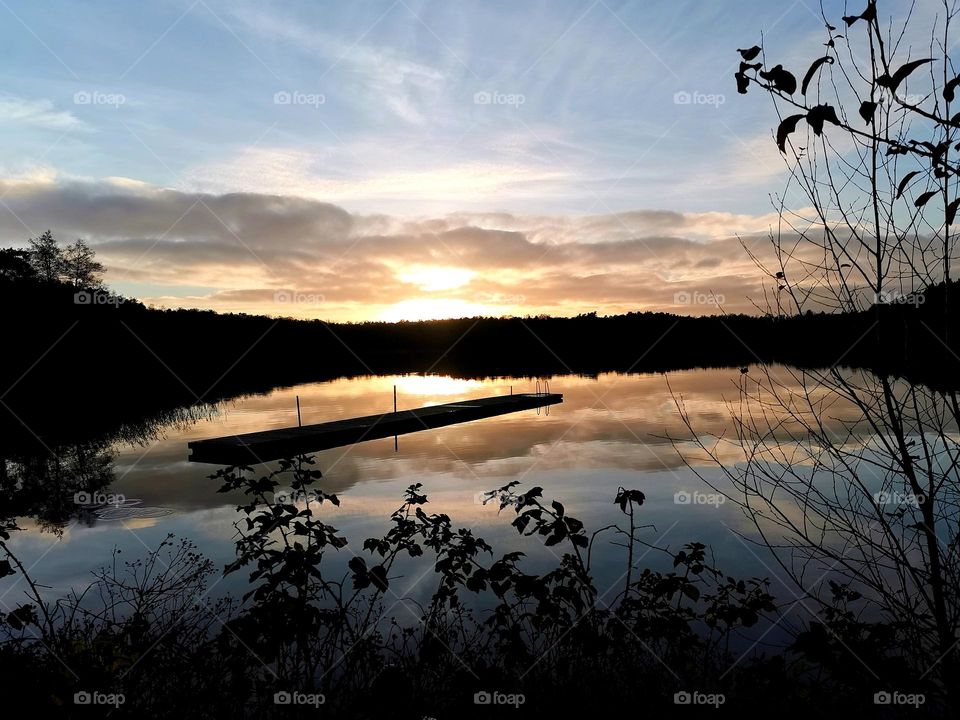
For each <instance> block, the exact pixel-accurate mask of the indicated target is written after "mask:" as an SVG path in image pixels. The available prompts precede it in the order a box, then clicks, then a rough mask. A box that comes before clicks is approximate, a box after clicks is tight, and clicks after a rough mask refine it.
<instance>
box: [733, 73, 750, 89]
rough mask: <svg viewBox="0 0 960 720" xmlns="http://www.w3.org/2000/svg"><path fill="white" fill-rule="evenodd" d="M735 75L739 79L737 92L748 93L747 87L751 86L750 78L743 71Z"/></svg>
mask: <svg viewBox="0 0 960 720" xmlns="http://www.w3.org/2000/svg"><path fill="white" fill-rule="evenodd" d="M734 77H735V78H736V79H737V92H738V93H740V94H741V95H746V94H747V88H748V87H750V79H749V78H748V77H747V76H746V75H744V74H743V73H742V72H738V73H736V74H735V75H734Z"/></svg>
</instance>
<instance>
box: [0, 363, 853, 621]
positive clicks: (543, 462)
mask: <svg viewBox="0 0 960 720" xmlns="http://www.w3.org/2000/svg"><path fill="white" fill-rule="evenodd" d="M742 382H745V379H744V378H743V377H742V376H741V374H740V372H739V370H737V369H723V370H694V371H684V372H675V373H669V374H667V375H660V374H657V375H614V374H608V375H601V376H599V377H597V378H577V377H566V376H565V377H556V378H553V379H552V380H551V390H552V391H554V392H561V393H563V395H564V402H563V404H561V405H556V406H553V407H551V408H550V409H549V413H547V412H546V411H545V410H541V411H540V412H539V413H538V412H536V411H533V410H531V411H525V412H520V413H515V414H511V415H505V416H501V417H495V418H488V419H485V420H479V421H474V422H470V423H465V424H461V425H454V426H451V427H447V428H442V429H438V430H430V431H424V432H421V433H415V434H412V435H405V436H401V437H400V438H399V450H398V451H396V452H395V451H394V440H393V438H388V439H383V440H376V441H371V442H366V443H361V444H358V445H354V446H351V447H345V448H336V449H331V450H326V451H323V452H319V453H317V455H316V458H317V463H318V467H319V468H320V469H321V470H322V471H323V473H324V476H325V480H324V482H323V483H322V486H323V488H324V489H325V490H326V491H328V492H336V493H338V494H339V495H340V497H341V500H342V505H341V506H340V507H339V508H333V507H329V508H328V507H327V506H324V510H323V513H324V514H325V515H326V516H327V518H328V521H329V522H331V523H332V524H334V525H335V526H336V527H337V528H338V529H339V530H340V531H341V533H342V534H344V535H345V536H346V537H347V538H349V539H350V541H351V548H352V550H353V551H355V552H357V553H361V552H362V550H361V545H362V542H363V540H364V539H365V538H367V537H370V536H374V535H378V534H380V533H382V532H383V531H384V530H385V529H386V527H387V525H388V517H389V514H390V512H392V511H393V510H394V509H396V508H397V507H398V506H399V505H400V502H401V495H402V492H403V490H404V488H406V487H407V486H408V485H410V484H412V483H417V482H419V483H422V484H423V489H424V491H425V492H426V493H427V494H428V495H429V498H430V505H429V506H428V511H433V512H444V513H447V514H449V515H450V516H451V518H452V519H453V521H454V522H455V523H456V524H459V525H463V526H469V527H472V528H473V529H474V530H475V533H476V534H477V535H479V536H481V537H484V538H485V539H487V541H488V542H490V543H491V544H492V545H493V546H494V548H495V551H497V552H498V553H500V552H506V551H509V550H514V549H519V550H523V551H524V552H526V553H527V554H528V562H529V563H531V565H530V567H535V566H541V567H545V566H546V565H547V564H549V563H553V562H555V561H556V559H557V558H556V556H555V555H554V553H555V552H560V550H559V549H558V548H547V547H544V546H543V545H542V544H541V543H540V542H539V541H538V540H537V539H536V538H520V537H519V536H518V535H517V533H516V531H515V530H514V529H513V528H512V527H511V526H510V521H511V520H512V519H513V517H514V515H513V513H512V512H511V511H509V510H507V511H504V512H503V513H501V514H498V507H497V506H494V505H493V504H488V505H483V504H482V503H480V502H479V501H478V498H477V496H478V493H481V492H482V491H484V490H489V489H493V488H496V487H499V486H501V485H504V484H506V483H508V482H510V481H511V480H517V481H519V482H520V483H521V488H522V489H529V488H530V487H533V486H535V485H539V486H542V487H543V488H544V496H545V497H546V498H548V499H549V498H555V499H558V500H560V501H562V502H563V504H564V505H565V506H566V508H567V512H568V514H571V515H575V516H577V517H579V518H580V519H581V520H583V521H584V522H585V523H586V525H587V528H588V530H590V529H596V528H599V527H601V526H604V525H607V524H609V523H611V522H622V521H623V520H624V517H623V516H622V515H621V514H620V511H619V509H618V508H617V506H616V505H614V504H613V498H614V495H615V494H616V491H617V488H618V486H623V487H626V488H636V489H640V490H642V491H643V492H644V493H645V494H646V497H647V501H646V504H645V505H644V507H643V508H642V514H641V516H640V518H639V519H640V522H641V523H644V524H651V525H653V527H650V528H648V529H646V530H644V536H643V537H644V539H645V540H647V541H648V542H651V543H656V544H659V545H665V546H669V547H670V548H671V549H672V550H678V549H680V547H681V546H682V545H683V544H684V543H686V542H690V541H700V542H703V543H705V544H707V545H708V546H710V547H711V548H712V549H713V552H714V554H715V560H716V564H717V565H718V566H719V567H721V568H722V569H723V570H725V571H727V572H728V573H730V574H734V575H741V576H769V577H770V578H771V580H773V581H774V585H773V588H772V590H773V592H774V594H775V595H778V594H779V595H782V594H783V593H785V592H789V591H788V590H787V589H786V588H784V587H782V586H780V585H779V583H777V582H776V568H775V566H774V565H773V564H772V563H771V561H770V558H769V556H765V555H764V553H763V551H761V550H760V549H758V548H756V547H755V546H753V545H751V544H749V543H748V542H745V541H744V539H743V538H742V537H740V534H743V535H745V536H747V537H751V536H752V535H753V527H752V525H750V524H749V522H748V521H747V520H746V519H745V518H744V517H743V515H742V514H741V512H740V511H739V510H738V509H737V508H736V507H735V506H734V504H733V503H730V502H727V503H724V504H719V505H718V504H699V505H698V504H683V503H682V502H681V503H678V502H677V499H678V498H677V493H682V492H686V493H695V492H705V493H710V492H713V491H712V490H711V489H710V488H709V487H707V486H706V485H705V484H704V483H703V481H701V480H700V479H699V478H698V477H697V476H696V474H695V473H693V472H691V470H690V469H689V468H688V467H687V466H686V465H685V463H684V460H683V458H682V457H681V453H682V454H683V455H684V456H686V457H687V459H688V460H689V461H690V462H692V463H694V464H695V465H697V466H698V468H699V469H700V471H701V472H702V473H704V474H705V476H707V477H709V478H711V479H713V480H715V481H716V482H717V483H722V473H721V472H720V470H719V469H718V468H716V467H715V466H711V465H710V464H709V463H708V462H707V461H705V460H704V459H703V458H702V457H700V455H699V454H698V453H697V452H695V448H693V446H692V445H691V444H690V443H681V444H680V446H679V447H675V446H674V445H673V443H671V441H670V439H669V438H670V437H673V438H689V436H690V434H689V431H688V429H687V428H686V427H685V425H684V424H683V422H682V421H681V417H680V414H679V413H678V411H677V407H676V404H675V399H674V398H675V397H681V396H682V399H683V403H684V406H685V408H686V411H687V413H688V414H689V416H690V418H691V421H692V423H693V426H694V427H695V428H696V429H697V431H698V432H701V433H710V434H713V435H720V434H723V433H727V434H728V435H729V433H730V430H731V428H732V425H731V419H730V408H729V407H728V405H727V403H728V402H734V403H736V401H737V399H738V397H739V385H740V383H742ZM394 384H396V386H397V391H398V395H399V405H400V407H401V408H409V407H419V406H423V405H428V404H431V403H442V402H452V401H455V400H460V399H468V398H474V397H483V396H489V395H498V394H507V393H509V392H510V386H511V385H512V386H513V389H514V391H515V392H528V391H532V390H534V389H535V386H534V382H533V381H531V380H528V379H498V380H490V381H478V380H460V379H454V378H450V377H441V376H426V377H423V376H402V377H368V378H359V379H344V380H338V381H335V382H327V383H316V384H307V385H301V386H297V387H291V388H283V389H278V390H275V391H273V392H271V393H269V394H267V395H257V396H249V397H243V398H239V399H236V400H232V401H229V402H225V403H223V404H221V405H220V406H218V407H217V409H216V412H215V413H213V414H212V415H211V416H210V417H208V418H205V419H201V420H198V421H196V422H191V423H185V424H171V425H168V426H165V427H162V428H161V429H160V432H159V436H158V437H157V438H156V439H155V440H153V441H150V442H147V443H145V444H142V445H140V444H130V443H123V442H117V443H115V444H114V445H113V447H112V453H113V463H112V473H113V477H114V478H115V479H114V481H113V483H112V485H111V486H110V487H109V488H107V492H110V493H114V494H118V495H122V496H124V497H125V498H126V500H127V502H128V503H130V502H131V501H139V504H138V505H136V508H137V509H136V512H137V513H139V514H140V515H145V516H146V517H127V518H125V519H124V518H122V517H121V518H117V519H101V518H95V519H87V520H86V521H84V522H81V521H72V522H70V523H69V524H67V525H66V526H65V527H64V528H62V533H56V532H52V531H51V530H50V529H49V528H46V529H44V528H41V527H39V526H38V524H37V523H36V521H34V520H31V519H30V518H23V519H21V520H20V524H21V526H22V527H23V528H24V532H21V533H16V534H15V535H14V537H13V539H12V542H11V547H12V549H13V550H14V551H15V552H16V553H17V554H18V555H19V557H20V558H21V559H22V560H23V562H24V564H25V565H26V566H27V567H28V568H30V572H31V574H32V575H33V577H34V578H35V579H36V580H37V581H38V582H41V583H43V584H45V585H47V586H49V587H50V588H51V591H50V592H51V594H61V593H63V592H65V591H67V590H68V589H69V588H71V587H82V586H84V585H85V584H86V583H87V582H89V580H90V578H91V571H93V570H95V569H96V568H97V567H98V566H100V565H102V564H104V563H106V562H108V560H109V558H110V553H111V550H112V549H113V548H119V549H120V550H121V552H122V555H123V557H125V558H128V559H134V558H135V557H137V556H141V555H143V554H144V553H145V552H146V550H147V549H148V548H155V547H156V546H157V545H158V544H159V543H160V542H161V541H162V540H163V539H164V537H165V536H166V535H167V534H168V533H173V534H174V535H176V536H179V537H187V538H190V539H191V540H193V541H194V542H195V543H196V544H197V545H198V546H199V548H200V549H201V550H202V552H203V553H204V554H206V555H207V556H208V557H210V558H211V559H212V560H214V561H215V562H216V563H217V564H218V565H220V566H222V565H224V564H226V563H227V562H229V561H231V560H232V559H233V557H234V546H233V542H234V539H235V528H234V523H235V522H236V521H237V520H238V514H237V512H236V504H237V501H238V500H239V497H232V496H229V495H223V494H218V493H216V492H215V491H216V489H217V487H218V483H217V482H216V481H212V480H209V479H208V477H207V476H208V475H209V474H210V473H212V472H213V471H215V470H216V469H217V468H216V466H211V465H201V464H193V463H189V462H188V461H187V456H188V450H187V443H188V442H189V441H191V440H195V439H201V438H207V437H216V436H220V435H226V434H233V433H244V432H251V431H255V430H264V429H268V428H280V427H285V426H289V425H292V424H295V423H296V409H295V408H296V406H295V396H297V395H299V396H300V402H301V407H302V414H303V422H304V424H307V423H315V422H323V421H325V420H331V419H336V418H342V417H350V416H358V415H367V414H373V413H378V412H384V411H388V410H390V409H391V407H392V388H393V385H394ZM842 415H843V413H842V412H840V411H839V410H837V409H835V410H834V412H833V414H832V417H833V418H834V420H835V421H837V422H839V421H840V419H842ZM720 452H721V453H722V454H723V457H724V458H725V461H726V462H730V463H735V462H737V461H738V460H739V459H741V455H740V454H739V451H738V450H737V449H736V448H734V447H732V446H726V445H724V446H721V448H720ZM681 499H682V496H681ZM120 514H121V515H122V513H120ZM612 539H613V538H612V536H606V539H605V540H604V539H601V540H600V541H599V543H598V545H597V551H596V560H595V571H596V574H597V577H598V586H599V588H600V589H601V590H604V589H606V588H608V587H616V586H618V584H619V583H620V582H622V577H623V576H622V572H623V570H624V568H625V565H624V564H623V551H622V550H621V549H619V548H617V547H614V546H612V545H611V544H610V542H609V541H610V540H612ZM349 557H351V555H350V551H344V552H343V562H344V563H345V562H346V560H348V559H349ZM667 560H668V559H667V558H666V557H665V556H664V555H662V554H660V553H650V554H649V556H647V557H644V558H642V559H641V561H640V563H639V564H640V565H641V566H654V567H667V566H668V565H667V564H666V562H667ZM428 569H429V563H423V562H422V561H421V562H420V564H419V565H409V566H406V567H402V566H401V567H400V573H401V574H402V575H403V577H402V578H400V579H398V580H397V581H396V582H395V584H394V587H396V588H397V589H398V592H399V591H400V590H404V591H408V592H409V594H411V595H414V596H416V595H422V594H424V593H429V592H430V591H431V587H430V579H429V577H428V576H429V575H430V574H431V573H429V572H427V573H426V575H424V574H423V573H424V570H428ZM17 578H19V575H18V576H16V578H8V579H5V580H3V581H0V597H7V598H9V599H8V600H7V601H6V602H7V603H8V604H9V603H10V602H12V601H13V600H17V601H19V600H21V597H20V593H21V591H22V589H23V588H22V587H18V586H17V583H18V580H17ZM244 582H245V575H244V574H243V573H237V574H234V575H230V576H228V577H226V578H224V579H220V580H218V581H217V583H216V585H215V586H214V587H213V588H211V594H213V595H218V594H221V593H223V592H233V593H236V594H242V592H243V591H244V590H245V589H246V588H244V587H243V585H244Z"/></svg>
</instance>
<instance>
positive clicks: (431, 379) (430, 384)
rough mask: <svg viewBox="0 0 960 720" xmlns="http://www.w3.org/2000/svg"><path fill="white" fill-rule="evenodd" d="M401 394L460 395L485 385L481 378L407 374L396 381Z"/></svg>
mask: <svg viewBox="0 0 960 720" xmlns="http://www.w3.org/2000/svg"><path fill="white" fill-rule="evenodd" d="M394 384H396V386H397V392H398V393H399V394H400V395H460V394H463V393H466V392H468V391H470V390H473V389H475V388H479V387H483V383H482V382H480V381H479V380H461V379H459V378H452V377H449V376H446V375H405V376H403V377H400V378H397V379H396V381H395V383H394Z"/></svg>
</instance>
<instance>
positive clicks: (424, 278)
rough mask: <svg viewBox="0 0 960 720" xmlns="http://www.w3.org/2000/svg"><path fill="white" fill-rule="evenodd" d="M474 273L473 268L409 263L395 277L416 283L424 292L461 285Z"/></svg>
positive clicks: (449, 288) (450, 288)
mask: <svg viewBox="0 0 960 720" xmlns="http://www.w3.org/2000/svg"><path fill="white" fill-rule="evenodd" d="M474 275H476V273H475V272H474V271H473V270H468V269H466V268H457V267H437V266H432V265H411V266H410V267H408V268H405V269H403V270H401V271H400V272H398V273H397V279H398V280H400V281H401V282H405V283H409V284H410V285H416V286H417V287H418V288H420V290H423V291H424V292H436V291H439V290H453V289H455V288H459V287H463V286H464V285H466V284H467V283H469V282H470V280H471V279H473V276H474Z"/></svg>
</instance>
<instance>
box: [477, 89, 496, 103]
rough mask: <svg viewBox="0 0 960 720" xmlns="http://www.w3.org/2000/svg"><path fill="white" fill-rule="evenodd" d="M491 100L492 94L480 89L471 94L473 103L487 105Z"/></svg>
mask: <svg viewBox="0 0 960 720" xmlns="http://www.w3.org/2000/svg"><path fill="white" fill-rule="evenodd" d="M492 102H493V94H492V93H489V92H486V91H481V92H478V93H474V94H473V104H474V105H489V104H490V103H492Z"/></svg>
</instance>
